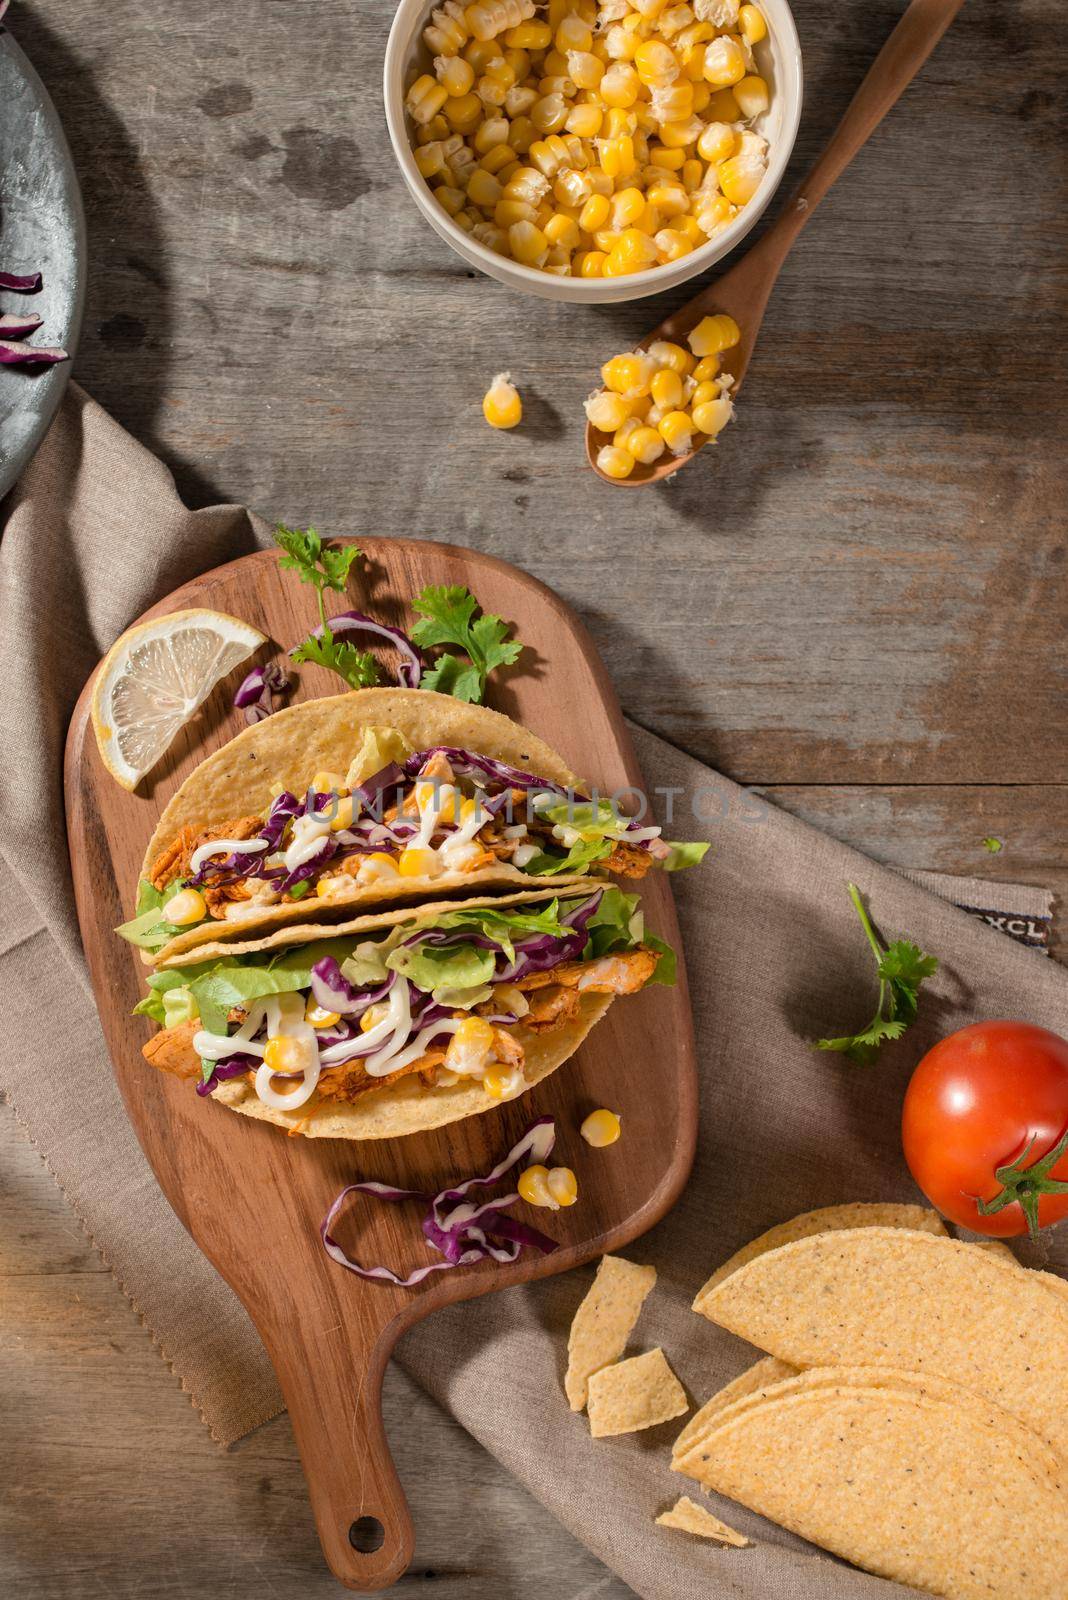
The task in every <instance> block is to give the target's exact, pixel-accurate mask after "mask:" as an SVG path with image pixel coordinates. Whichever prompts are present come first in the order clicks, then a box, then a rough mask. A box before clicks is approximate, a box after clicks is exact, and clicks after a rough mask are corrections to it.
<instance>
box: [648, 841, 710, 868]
mask: <svg viewBox="0 0 1068 1600" xmlns="http://www.w3.org/2000/svg"><path fill="white" fill-rule="evenodd" d="M665 843H667V844H669V845H670V847H671V854H670V855H669V856H668V858H667V860H666V861H662V862H659V863H658V865H659V866H662V867H663V869H664V871H665V872H681V871H682V869H683V867H696V865H697V863H698V862H699V861H703V860H704V858H705V856H706V855H707V854H708V852H709V851H710V850H711V848H712V846H711V844H709V843H701V842H698V841H694V842H693V843H692V844H674V843H672V842H671V840H666V841H665Z"/></svg>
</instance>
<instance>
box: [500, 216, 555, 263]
mask: <svg viewBox="0 0 1068 1600" xmlns="http://www.w3.org/2000/svg"><path fill="white" fill-rule="evenodd" d="M508 244H509V248H510V249H511V252H512V256H513V257H514V259H515V260H516V261H519V262H521V263H522V264H523V265H524V266H526V267H540V266H542V265H543V264H544V262H545V259H546V257H547V256H548V254H549V241H548V239H546V237H545V235H544V234H543V233H542V231H541V229H540V228H538V227H536V226H535V225H534V223H533V222H513V223H512V226H511V227H510V228H509V229H508Z"/></svg>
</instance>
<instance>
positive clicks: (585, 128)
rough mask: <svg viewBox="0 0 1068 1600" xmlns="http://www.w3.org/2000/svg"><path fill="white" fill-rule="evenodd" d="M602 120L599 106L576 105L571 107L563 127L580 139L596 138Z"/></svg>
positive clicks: (602, 113)
mask: <svg viewBox="0 0 1068 1600" xmlns="http://www.w3.org/2000/svg"><path fill="white" fill-rule="evenodd" d="M603 121H604V112H603V111H602V110H601V108H600V106H594V105H578V106H572V107H571V110H570V111H569V112H568V114H567V121H566V122H565V123H564V127H565V128H566V129H567V131H568V133H575V134H577V135H578V136H579V138H580V139H596V137H597V135H598V134H599V133H600V131H601V123H602V122H603Z"/></svg>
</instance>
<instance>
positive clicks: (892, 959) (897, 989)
mask: <svg viewBox="0 0 1068 1600" xmlns="http://www.w3.org/2000/svg"><path fill="white" fill-rule="evenodd" d="M848 888H849V897H850V899H851V900H852V902H853V905H854V906H855V907H856V912H857V915H858V917H859V918H860V921H861V926H862V927H863V929H864V933H865V935H866V937H867V940H868V943H869V944H870V945H871V948H872V952H873V954H874V956H875V961H876V971H877V974H878V978H879V1004H878V1006H877V1008H876V1011H875V1015H874V1017H873V1018H872V1019H871V1021H870V1022H869V1023H868V1026H867V1027H866V1028H862V1029H861V1031H860V1032H859V1033H854V1034H846V1035H845V1036H843V1037H842V1038H840V1039H817V1041H816V1049H817V1050H834V1051H837V1052H838V1053H839V1054H840V1055H845V1056H848V1057H849V1059H850V1060H851V1061H854V1062H856V1063H857V1065H858V1066H870V1065H871V1063H872V1062H873V1061H874V1060H875V1057H876V1055H877V1053H878V1050H879V1046H880V1045H882V1044H885V1043H886V1042H887V1041H888V1040H891V1039H900V1038H901V1035H902V1034H903V1033H904V1032H905V1029H906V1028H907V1027H908V1026H909V1025H910V1023H913V1022H915V1020H916V1014H917V1011H918V1009H919V995H920V986H921V984H922V983H923V982H924V980H925V979H926V978H930V977H932V976H933V975H934V974H935V973H936V972H937V971H938V961H937V959H936V957H934V956H929V955H926V954H925V953H924V951H922V950H921V949H920V947H919V945H917V944H913V943H912V941H911V940H910V939H895V940H894V942H893V943H892V944H890V945H884V944H882V943H881V941H880V939H879V936H878V934H877V933H876V932H875V929H874V928H873V927H872V923H871V918H870V917H869V915H868V912H867V910H866V908H865V906H864V902H863V900H862V899H861V898H860V890H859V889H858V888H857V886H856V884H855V883H851V884H849V885H848Z"/></svg>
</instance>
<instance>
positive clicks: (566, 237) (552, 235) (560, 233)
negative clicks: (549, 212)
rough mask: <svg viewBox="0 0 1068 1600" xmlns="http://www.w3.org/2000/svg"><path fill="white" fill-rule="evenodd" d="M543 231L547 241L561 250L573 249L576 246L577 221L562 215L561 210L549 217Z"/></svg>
mask: <svg viewBox="0 0 1068 1600" xmlns="http://www.w3.org/2000/svg"><path fill="white" fill-rule="evenodd" d="M544 231H545V237H546V238H547V239H548V241H549V243H550V244H551V245H555V246H557V247H558V248H559V249H561V250H574V249H576V248H577V247H578V242H579V229H578V223H577V222H575V221H573V220H572V218H571V217H566V216H564V214H563V212H561V211H558V212H557V213H556V214H555V216H552V217H550V218H549V220H548V222H547V223H546V224H545V230H544Z"/></svg>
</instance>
